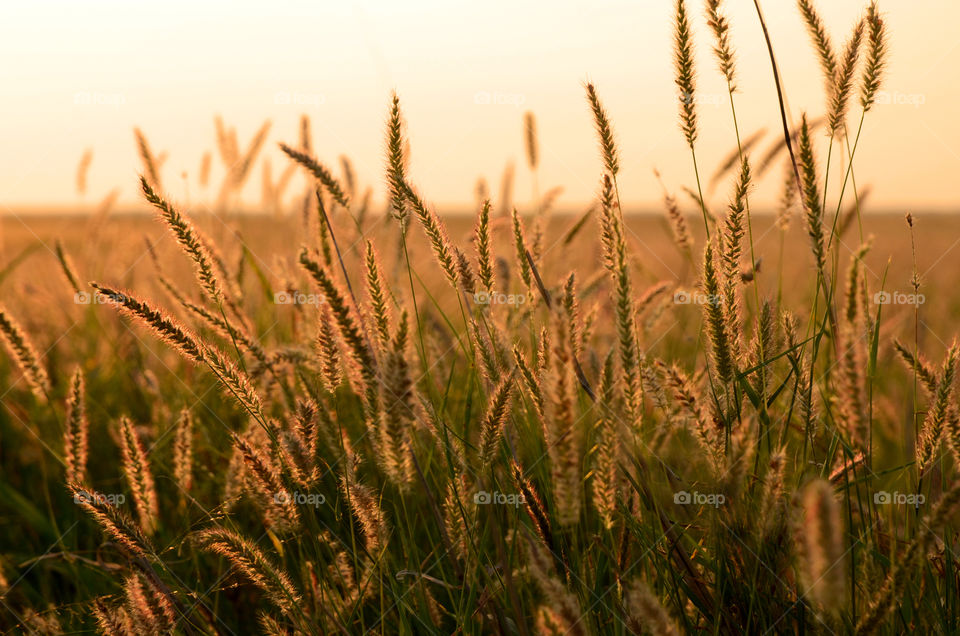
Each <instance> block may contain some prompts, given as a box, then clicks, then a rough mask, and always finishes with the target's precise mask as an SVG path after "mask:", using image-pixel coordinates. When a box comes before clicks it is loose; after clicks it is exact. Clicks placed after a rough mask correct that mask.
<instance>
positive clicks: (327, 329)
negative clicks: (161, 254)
mask: <svg viewBox="0 0 960 636" xmlns="http://www.w3.org/2000/svg"><path fill="white" fill-rule="evenodd" d="M333 321H334V318H333V316H331V315H330V310H329V309H327V308H326V307H321V308H320V317H319V319H318V321H317V322H318V323H319V326H318V328H317V339H316V342H315V348H316V350H317V357H318V358H319V361H320V379H321V380H322V381H323V385H324V388H326V389H327V391H329V392H330V393H333V392H334V391H336V390H337V387H338V386H340V382H341V381H342V380H343V369H342V365H343V362H342V361H341V360H340V347H338V346H337V336H336V334H335V333H334V326H333Z"/></svg>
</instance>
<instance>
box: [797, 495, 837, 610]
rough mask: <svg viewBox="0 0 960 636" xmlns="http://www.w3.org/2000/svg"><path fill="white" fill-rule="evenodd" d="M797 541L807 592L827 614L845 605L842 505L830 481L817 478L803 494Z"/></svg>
mask: <svg viewBox="0 0 960 636" xmlns="http://www.w3.org/2000/svg"><path fill="white" fill-rule="evenodd" d="M800 504H801V505H800V510H799V514H800V519H799V524H798V528H797V541H798V542H799V544H800V545H799V552H800V566H801V567H800V574H801V579H802V581H803V585H804V590H805V594H806V595H807V596H808V597H809V598H810V599H811V600H812V601H813V602H814V604H815V605H816V606H817V607H818V608H820V609H821V610H823V611H824V612H825V613H827V614H833V613H836V612H839V611H840V610H841V609H842V607H843V604H844V599H845V598H846V594H845V587H846V585H845V581H846V575H845V570H846V561H845V559H844V555H845V553H844V549H843V523H842V522H841V516H840V504H839V502H838V501H837V499H836V496H835V495H834V492H833V487H832V486H831V485H830V482H828V481H826V480H823V479H817V480H814V481H811V482H810V483H808V484H807V485H806V487H805V488H804V490H803V492H802V493H801V501H800Z"/></svg>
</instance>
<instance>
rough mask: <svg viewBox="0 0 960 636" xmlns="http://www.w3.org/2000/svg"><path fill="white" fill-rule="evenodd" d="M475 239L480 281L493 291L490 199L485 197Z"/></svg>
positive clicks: (488, 289)
mask: <svg viewBox="0 0 960 636" xmlns="http://www.w3.org/2000/svg"><path fill="white" fill-rule="evenodd" d="M473 241H474V244H475V245H476V248H477V263H478V264H479V265H480V282H481V283H482V284H483V286H484V287H485V288H486V289H487V291H492V290H493V287H494V278H493V251H492V247H491V240H490V199H484V201H483V205H481V206H480V215H479V217H478V219H477V227H476V230H475V231H474V239H473Z"/></svg>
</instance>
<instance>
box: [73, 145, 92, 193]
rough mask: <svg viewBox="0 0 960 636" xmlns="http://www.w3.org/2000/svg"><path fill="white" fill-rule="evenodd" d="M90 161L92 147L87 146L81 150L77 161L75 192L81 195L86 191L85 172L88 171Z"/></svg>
mask: <svg viewBox="0 0 960 636" xmlns="http://www.w3.org/2000/svg"><path fill="white" fill-rule="evenodd" d="M92 162H93V149H92V148H87V149H86V150H84V151H83V155H82V156H81V157H80V161H79V162H78V163H77V180H76V183H77V194H79V195H81V196H83V195H84V194H86V193H87V173H89V172H90V164H91V163H92Z"/></svg>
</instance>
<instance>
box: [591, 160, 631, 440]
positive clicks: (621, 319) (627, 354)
mask: <svg viewBox="0 0 960 636" xmlns="http://www.w3.org/2000/svg"><path fill="white" fill-rule="evenodd" d="M600 203H601V215H600V228H601V240H602V242H603V245H604V252H605V255H606V258H605V259H604V260H605V263H604V264H605V266H606V268H607V271H608V272H609V273H610V278H611V280H612V282H613V285H614V288H615V303H616V304H615V308H616V321H617V339H618V342H619V350H620V368H621V371H622V373H623V379H624V387H623V393H624V397H625V398H626V406H627V412H628V413H629V416H630V420H631V422H632V423H633V425H634V426H635V425H638V424H639V421H640V416H641V412H640V411H641V408H640V406H641V405H640V401H641V386H640V372H639V367H640V355H641V354H640V352H639V351H640V350H639V345H638V343H637V335H636V331H635V311H634V306H633V291H632V287H631V284H630V271H629V264H628V262H627V243H626V239H625V238H624V228H623V224H622V223H621V220H620V216H619V215H618V214H616V209H617V204H616V201H615V198H614V189H613V181H612V180H611V178H610V175H604V176H603V182H602V185H601V189H600Z"/></svg>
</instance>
